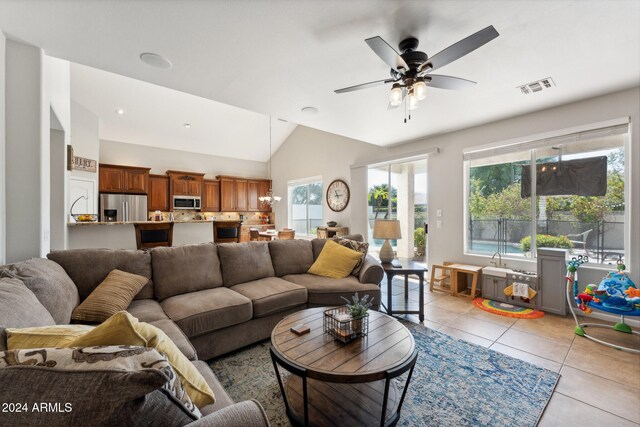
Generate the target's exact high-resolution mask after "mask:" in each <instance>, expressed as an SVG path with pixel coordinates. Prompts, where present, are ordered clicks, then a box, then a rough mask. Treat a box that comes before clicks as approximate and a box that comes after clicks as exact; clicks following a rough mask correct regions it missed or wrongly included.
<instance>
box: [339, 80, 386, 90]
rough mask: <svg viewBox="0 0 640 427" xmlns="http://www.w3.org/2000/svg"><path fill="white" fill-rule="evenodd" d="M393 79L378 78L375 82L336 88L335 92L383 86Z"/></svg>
mask: <svg viewBox="0 0 640 427" xmlns="http://www.w3.org/2000/svg"><path fill="white" fill-rule="evenodd" d="M393 81H394V80H393V79H386V80H376V81H375V82H369V83H362V84H361V85H355V86H349V87H345V88H342V89H338V90H334V92H335V93H345V92H353V91H354V90H361V89H367V88H370V87H374V86H381V85H384V84H387V83H392V82H393Z"/></svg>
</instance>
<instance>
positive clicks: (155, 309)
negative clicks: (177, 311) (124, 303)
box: [127, 299, 169, 322]
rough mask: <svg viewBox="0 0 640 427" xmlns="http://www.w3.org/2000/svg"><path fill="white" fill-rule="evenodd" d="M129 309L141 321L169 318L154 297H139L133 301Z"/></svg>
mask: <svg viewBox="0 0 640 427" xmlns="http://www.w3.org/2000/svg"><path fill="white" fill-rule="evenodd" d="M127 311H128V312H129V314H131V315H132V316H133V317H135V318H136V319H138V320H139V321H141V322H155V321H156V320H162V319H168V318H169V317H167V313H165V312H164V310H163V309H162V306H161V305H160V303H159V302H158V301H156V300H154V299H138V300H133V301H131V304H129V307H127Z"/></svg>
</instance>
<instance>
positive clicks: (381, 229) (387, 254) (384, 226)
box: [373, 219, 402, 262]
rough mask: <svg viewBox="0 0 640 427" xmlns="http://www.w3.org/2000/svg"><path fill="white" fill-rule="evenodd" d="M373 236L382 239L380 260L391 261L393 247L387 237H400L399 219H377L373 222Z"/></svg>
mask: <svg viewBox="0 0 640 427" xmlns="http://www.w3.org/2000/svg"><path fill="white" fill-rule="evenodd" d="M373 238H374V239H384V243H383V245H382V247H381V248H380V262H391V261H393V257H394V254H393V248H391V243H389V239H402V234H401V233H400V221H398V220H397V219H377V220H376V221H375V222H374V223H373Z"/></svg>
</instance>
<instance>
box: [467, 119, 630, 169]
mask: <svg viewBox="0 0 640 427" xmlns="http://www.w3.org/2000/svg"><path fill="white" fill-rule="evenodd" d="M628 132H629V123H628V122H627V123H624V124H619V125H614V126H607V127H603V128H596V129H590V130H586V131H581V132H574V133H570V134H566V135H561V136H556V137H551V138H543V139H536V140H532V141H526V142H519V143H514V144H508V145H501V146H497V147H492V148H485V149H482V150H469V151H465V152H464V160H474V159H482V158H485V157H492V156H499V155H502V154H509V153H514V152H518V151H524V150H531V149H534V148H542V147H549V146H554V145H560V144H562V145H567V144H573V143H576V142H580V141H587V140H591V139H596V138H603V137H606V136H611V135H621V134H626V133H628Z"/></svg>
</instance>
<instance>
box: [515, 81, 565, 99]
mask: <svg viewBox="0 0 640 427" xmlns="http://www.w3.org/2000/svg"><path fill="white" fill-rule="evenodd" d="M555 85H556V84H555V83H554V82H553V79H552V78H551V77H547V78H546V79H542V80H538V81H537V82H531V83H527V84H526V85H522V86H518V87H517V89H520V92H521V93H522V94H523V95H528V94H530V93H534V92H542V91H543V90H546V89H550V88H552V87H554V86H555Z"/></svg>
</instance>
